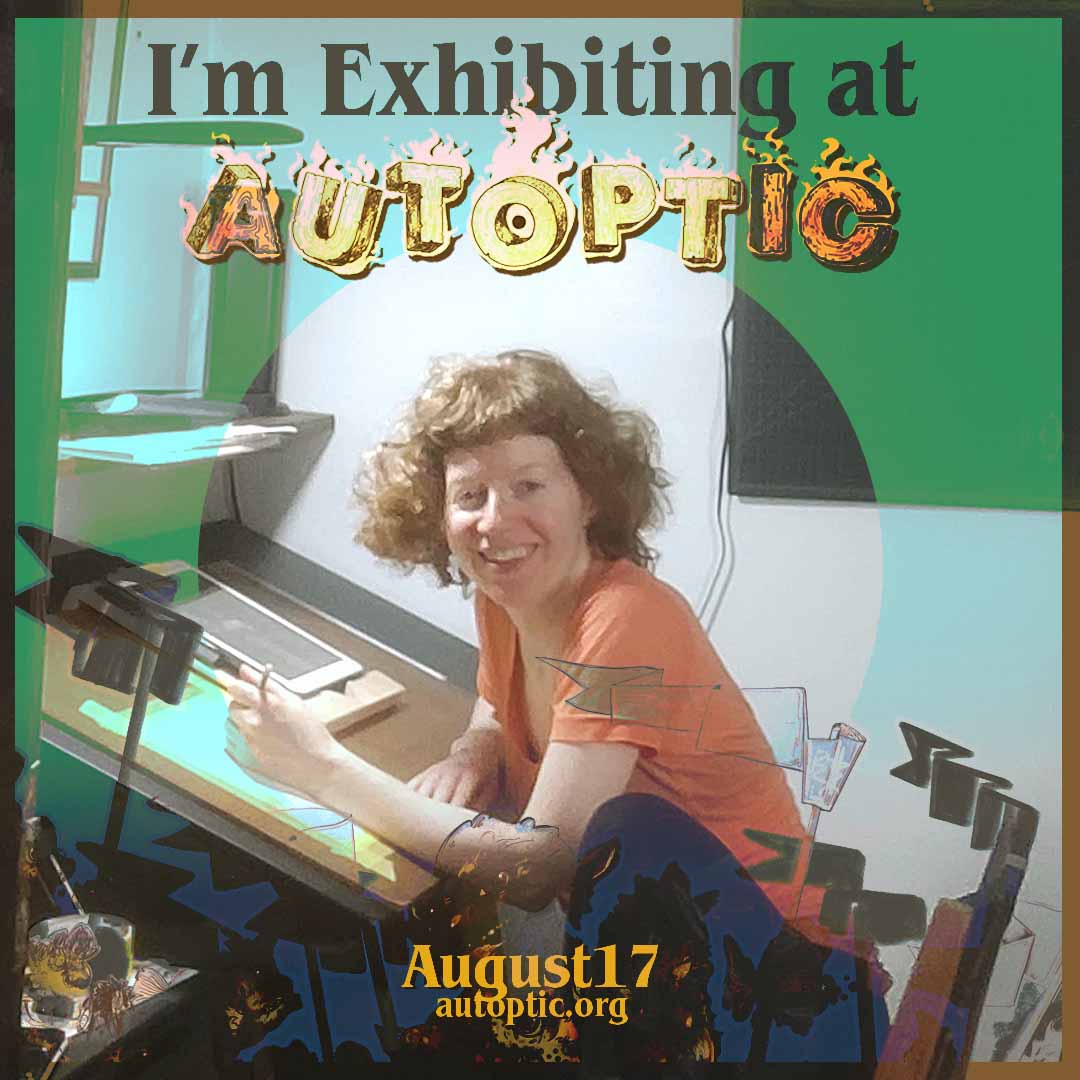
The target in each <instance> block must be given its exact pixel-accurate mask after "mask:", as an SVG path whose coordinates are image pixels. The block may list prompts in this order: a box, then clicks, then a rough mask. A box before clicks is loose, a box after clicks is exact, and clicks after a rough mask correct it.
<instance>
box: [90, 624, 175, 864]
mask: <svg viewBox="0 0 1080 1080" xmlns="http://www.w3.org/2000/svg"><path fill="white" fill-rule="evenodd" d="M148 634H149V636H150V638H151V640H149V641H148V642H147V644H146V645H145V646H144V647H143V650H142V659H141V661H140V663H139V683H138V686H137V687H136V689H135V700H134V701H133V702H132V705H131V717H130V719H129V720H128V726H127V735H126V736H125V738H124V749H123V752H122V753H121V755H120V768H119V770H118V771H117V774H116V785H115V786H114V787H113V797H112V804H111V806H110V807H109V822H108V825H107V826H106V827H105V847H106V848H109V849H110V850H112V851H118V850H119V848H120V834H121V833H122V832H123V829H124V813H125V811H126V810H127V803H128V795H129V794H130V792H131V789H130V787H129V786H128V779H129V777H130V775H131V767H132V766H133V765H134V764H135V755H136V754H137V753H138V751H139V740H140V739H141V738H142V729H143V721H144V720H145V719H146V708H147V706H148V705H149V703H150V684H151V682H153V679H154V669H155V668H156V667H157V662H158V653H159V652H160V651H161V642H162V639H163V637H164V635H163V634H162V632H161V631H160V630H158V629H157V628H156V627H154V628H148Z"/></svg>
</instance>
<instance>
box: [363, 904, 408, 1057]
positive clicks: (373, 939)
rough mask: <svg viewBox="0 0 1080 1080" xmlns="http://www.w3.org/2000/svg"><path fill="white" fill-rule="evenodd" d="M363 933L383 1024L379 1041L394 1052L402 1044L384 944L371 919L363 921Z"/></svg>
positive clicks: (384, 1047)
mask: <svg viewBox="0 0 1080 1080" xmlns="http://www.w3.org/2000/svg"><path fill="white" fill-rule="evenodd" d="M360 926H361V933H362V935H363V938H364V951H365V952H366V953H367V962H368V971H370V972H371V981H372V983H373V984H374V986H375V1002H376V1004H377V1005H378V1006H379V1020H380V1021H381V1024H382V1031H381V1032H380V1039H379V1041H380V1042H381V1043H382V1048H383V1050H384V1051H386V1053H387V1054H392V1053H393V1052H394V1051H395V1050H397V1048H398V1046H399V1044H400V1037H399V1034H398V1025H397V1016H396V1014H395V1013H394V1000H393V998H392V997H391V996H390V982H389V980H388V979H387V977H386V965H385V964H384V963H383V954H382V946H381V945H380V944H379V932H378V930H377V929H376V927H375V924H374V923H373V922H372V921H371V920H370V919H363V920H362V921H361V924H360Z"/></svg>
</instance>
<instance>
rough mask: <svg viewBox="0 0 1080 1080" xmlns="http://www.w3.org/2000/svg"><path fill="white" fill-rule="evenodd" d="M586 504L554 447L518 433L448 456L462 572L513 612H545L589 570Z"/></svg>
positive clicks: (451, 527)
mask: <svg viewBox="0 0 1080 1080" xmlns="http://www.w3.org/2000/svg"><path fill="white" fill-rule="evenodd" d="M590 520H591V506H590V504H589V500H588V499H587V498H586V496H585V495H584V494H583V493H582V491H581V489H580V488H579V487H578V484H577V481H576V480H575V479H574V477H573V475H572V474H571V472H570V470H569V469H568V468H567V466H566V463H565V462H564V461H563V458H562V454H561V453H560V452H559V448H558V447H557V446H556V445H555V443H554V442H552V440H551V439H549V438H547V437H546V436H544V435H516V436H514V437H512V438H508V439H500V440H499V441H498V442H495V443H491V444H490V445H488V446H477V447H474V448H472V449H470V450H455V451H453V452H452V453H450V454H448V455H447V458H446V539H447V543H448V544H449V547H450V551H451V552H452V553H453V555H454V556H455V557H456V558H457V561H458V563H459V564H460V566H461V569H462V570H463V571H464V572H465V573H466V574H467V575H468V577H469V578H470V579H471V580H472V581H473V582H475V583H476V586H477V588H479V589H481V590H482V591H483V592H484V593H485V594H486V595H487V596H489V597H490V598H491V599H492V600H494V601H495V602H496V603H497V604H500V605H501V606H502V607H504V608H506V609H507V610H508V611H511V612H520V613H523V614H528V613H530V612H539V611H542V610H543V608H544V606H545V605H547V604H549V603H551V602H553V601H554V602H558V600H559V599H560V598H564V596H565V594H566V592H567V590H568V588H573V587H576V585H577V583H578V582H579V581H580V580H581V576H582V575H583V574H584V573H585V571H586V569H587V568H588V566H589V560H590V553H589V544H588V541H587V539H586V536H585V529H586V527H587V525H588V523H589V521H590Z"/></svg>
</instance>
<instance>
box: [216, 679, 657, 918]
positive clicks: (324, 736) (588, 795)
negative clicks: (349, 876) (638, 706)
mask: <svg viewBox="0 0 1080 1080" xmlns="http://www.w3.org/2000/svg"><path fill="white" fill-rule="evenodd" d="M219 677H221V676H219ZM222 681H223V682H225V685H226V686H227V688H228V690H229V693H230V695H231V696H232V698H233V705H232V706H231V707H230V723H231V730H230V732H229V734H228V742H227V750H228V752H229V754H230V756H232V757H233V758H234V759H235V760H236V761H237V763H238V764H240V765H241V767H243V768H245V769H247V770H248V771H249V772H253V773H255V774H257V775H259V776H260V777H267V778H269V782H270V783H280V784H283V785H285V786H287V787H289V788H292V789H296V790H299V791H303V792H306V793H307V794H309V795H311V796H312V797H313V798H315V799H317V800H318V801H319V802H321V803H323V804H324V805H326V806H329V807H331V808H332V809H334V810H337V811H339V812H340V813H342V814H347V815H350V816H351V817H352V820H353V821H354V822H355V823H356V824H357V825H359V826H361V827H362V828H364V829H367V830H368V831H370V832H373V833H375V834H376V835H378V836H380V837H382V838H383V839H384V840H386V841H387V842H388V843H390V844H391V845H393V846H394V847H399V848H402V849H404V850H406V851H408V852H410V853H411V854H412V855H414V856H416V857H418V858H420V859H423V860H425V861H427V862H429V863H432V864H434V865H435V866H436V867H437V868H438V869H440V870H442V871H443V872H444V873H451V874H460V875H467V876H469V877H470V879H471V880H473V881H475V882H476V884H477V885H479V886H480V887H481V888H484V889H486V890H487V891H489V892H492V893H496V894H500V895H501V896H502V897H503V898H504V899H505V900H506V901H507V902H509V903H512V904H516V905H518V906H520V907H524V908H527V909H529V910H535V909H537V908H540V907H543V906H544V905H545V904H546V903H547V902H548V901H549V900H550V899H551V898H552V897H553V896H554V895H555V894H556V893H557V892H558V891H559V890H560V889H561V888H563V887H564V886H565V885H566V884H567V882H568V881H569V880H570V878H571V877H572V875H573V870H574V866H575V863H576V850H577V845H578V843H579V842H580V838H581V835H582V833H583V831H584V828H585V825H586V823H587V822H588V819H589V817H590V816H591V814H592V812H593V811H594V810H595V809H596V807H598V806H599V805H600V804H601V803H602V802H604V801H606V800H607V799H609V798H612V797H613V796H615V795H618V794H621V793H622V791H624V790H625V788H626V784H627V782H628V780H629V778H630V774H631V772H632V771H633V768H634V764H635V762H636V760H637V749H636V748H635V747H632V746H627V745H625V744H619V743H612V744H571V743H551V744H550V745H549V746H548V750H547V753H546V754H545V755H544V761H543V763H542V765H541V767H540V773H539V775H538V777H537V782H536V786H535V788H534V790H533V794H532V798H531V799H530V800H529V806H528V808H527V810H526V819H524V820H527V819H528V818H532V820H533V822H534V823H535V826H534V827H530V826H528V825H526V824H525V823H524V820H523V823H520V824H511V823H508V822H501V821H497V820H495V819H493V818H489V817H486V816H484V815H479V814H474V812H473V811H471V810H467V809H465V808H464V807H460V806H452V805H449V804H447V803H443V802H437V801H436V800H434V799H431V798H428V797H427V796H425V795H421V794H419V793H418V792H415V791H412V790H410V789H409V787H408V786H407V785H406V784H404V783H402V782H401V781H400V780H397V779H395V778H394V777H392V776H389V775H388V774H387V773H384V772H383V771H382V770H381V769H378V768H376V767H375V766H373V765H370V764H369V763H368V762H366V761H364V760H363V759H362V758H359V757H357V756H356V755H355V754H352V753H350V752H349V751H348V750H346V749H345V748H344V747H343V746H342V745H341V744H340V743H339V742H338V741H337V740H336V739H335V738H334V737H333V736H332V735H330V733H329V732H328V731H327V730H326V728H325V726H324V725H323V724H322V723H321V721H319V720H318V719H317V718H316V717H315V716H313V715H312V713H311V712H310V710H308V709H306V708H305V707H304V704H303V702H302V701H301V700H300V699H299V698H297V697H295V696H294V695H292V694H289V693H287V692H285V691H283V690H281V689H280V688H277V687H273V686H268V687H267V688H266V689H265V690H260V689H259V688H258V687H257V686H255V685H253V683H254V681H255V673H254V672H249V671H247V670H245V671H244V672H243V677H242V678H241V679H231V680H230V679H228V677H227V676H226V677H223V680H222Z"/></svg>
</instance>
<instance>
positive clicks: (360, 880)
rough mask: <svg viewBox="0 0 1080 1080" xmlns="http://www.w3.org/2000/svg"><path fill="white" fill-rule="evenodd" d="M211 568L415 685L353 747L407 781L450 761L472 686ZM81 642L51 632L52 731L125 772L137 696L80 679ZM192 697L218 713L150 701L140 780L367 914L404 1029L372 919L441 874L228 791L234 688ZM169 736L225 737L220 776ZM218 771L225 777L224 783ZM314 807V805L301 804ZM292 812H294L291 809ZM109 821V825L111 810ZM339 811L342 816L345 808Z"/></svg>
mask: <svg viewBox="0 0 1080 1080" xmlns="http://www.w3.org/2000/svg"><path fill="white" fill-rule="evenodd" d="M150 569H161V568H160V567H150ZM205 569H206V570H207V571H208V572H209V573H211V574H212V575H213V576H214V577H216V578H218V579H219V580H220V581H223V582H224V583H226V584H228V585H230V586H232V587H234V588H236V589H238V590H239V591H241V592H243V593H245V594H246V595H248V596H249V597H250V598H251V599H253V600H255V601H256V602H258V603H260V604H262V605H264V606H265V607H267V608H269V609H271V610H272V611H274V612H276V613H278V614H280V615H281V616H282V617H283V618H285V619H287V620H289V621H290V622H292V623H294V624H295V625H297V626H299V627H301V628H303V629H304V630H307V631H309V632H310V633H312V634H314V635H315V636H316V637H319V638H321V639H322V640H324V641H325V642H327V644H329V645H332V646H333V647H335V648H337V649H339V650H340V651H341V652H343V653H345V654H346V655H347V656H350V657H353V658H354V659H356V660H357V661H358V662H359V663H360V664H362V665H363V667H364V668H365V670H378V671H381V672H383V673H384V674H386V675H388V676H390V677H391V678H392V679H394V680H396V681H397V682H399V683H400V684H401V685H402V686H404V687H405V694H404V695H403V696H402V697H400V698H399V699H398V700H397V702H396V703H395V704H393V705H391V706H390V708H389V709H388V710H387V711H386V712H385V713H382V714H380V715H377V716H374V717H371V718H369V719H367V720H362V721H360V722H359V723H358V724H357V725H355V726H353V727H351V728H350V729H348V730H345V731H341V732H339V733H338V738H339V739H340V741H341V742H342V743H343V744H344V745H345V746H346V747H348V748H349V749H351V750H353V751H355V752H356V753H358V754H360V755H361V756H362V757H364V759H365V760H367V761H369V762H371V763H372V764H373V765H376V766H377V767H379V768H381V769H384V770H385V771H386V772H388V773H390V774H391V775H393V776H396V777H397V778H399V779H401V780H407V779H409V778H410V777H411V776H413V775H415V774H416V773H417V772H419V771H421V770H422V769H424V768H425V767H427V766H428V765H431V764H433V763H434V762H436V761H438V760H440V759H441V758H443V757H445V756H446V754H447V753H448V751H449V747H450V743H451V742H452V741H453V740H454V739H455V738H456V737H457V736H458V735H460V734H461V732H462V730H463V729H464V727H465V725H466V723H467V720H468V716H469V712H470V709H471V705H472V702H471V699H470V695H468V694H467V693H465V691H463V690H461V689H460V688H458V687H455V686H453V685H451V684H450V683H449V682H446V681H442V680H440V679H439V678H437V677H436V676H435V675H434V674H429V673H428V672H427V671H426V670H424V669H422V668H421V667H419V666H416V665H414V664H412V663H411V662H410V661H408V660H407V659H405V658H403V657H402V656H401V655H400V654H395V653H394V652H393V651H390V648H389V647H388V648H382V647H380V646H379V645H378V644H376V643H374V642H373V641H371V640H368V639H365V638H364V637H362V636H359V635H358V634H356V633H353V632H352V631H350V630H349V629H348V628H346V627H345V626H344V625H343V624H341V623H339V622H337V621H336V620H332V619H330V618H328V617H324V616H323V615H322V614H321V613H319V612H317V611H315V610H314V609H312V608H310V607H309V606H308V605H306V604H304V603H302V602H299V601H296V600H294V599H293V598H291V597H289V596H287V595H285V594H283V593H281V592H279V591H278V590H277V589H275V588H273V587H272V586H268V585H267V584H266V583H265V582H263V581H261V580H260V579H258V578H256V577H255V576H254V575H252V574H250V573H248V572H247V571H244V570H241V569H240V568H238V567H236V566H234V565H232V564H230V563H225V562H218V563H213V564H211V565H209V566H207V567H205ZM72 646H73V641H72V639H71V638H69V637H67V636H65V635H64V634H62V633H61V632H60V631H58V630H56V629H54V628H52V627H48V628H47V632H46V648H45V665H44V681H43V688H42V711H43V713H44V716H43V721H42V738H44V739H45V740H47V741H48V742H49V743H51V744H52V745H54V746H56V747H58V748H59V749H61V750H64V751H65V752H67V753H69V754H71V755H72V756H74V757H75V758H77V759H79V760H81V761H83V762H85V763H86V764H88V765H91V766H92V767H94V768H96V769H98V770H99V771H101V772H104V773H106V774H107V775H109V776H111V777H114V778H115V777H116V775H117V771H118V767H119V761H120V754H121V751H122V749H123V735H124V730H125V725H126V717H127V715H128V712H129V711H130V708H131V703H132V698H131V697H130V695H126V694H122V693H118V692H115V691H110V690H108V689H106V688H104V687H100V686H96V685H93V684H91V683H87V682H85V681H83V680H80V679H77V678H75V677H74V676H73V675H72V674H71V662H72ZM186 694H190V695H194V696H198V697H200V700H201V702H202V704H203V705H205V706H207V708H206V709H203V710H202V711H201V712H200V709H199V708H192V707H191V706H190V703H189V699H188V697H187V696H185V700H184V701H183V702H182V703H181V704H180V705H178V706H170V705H167V704H165V703H163V702H158V701H156V700H155V701H154V702H153V703H152V704H151V707H150V708H149V709H148V711H147V716H146V721H145V725H144V729H143V738H142V741H141V743H140V745H139V749H138V753H137V755H136V758H135V765H134V768H133V769H132V771H131V774H130V787H131V788H132V789H133V790H135V791H138V792H139V793H140V794H142V795H144V796H147V797H148V798H153V799H154V800H155V801H156V803H157V804H159V805H160V806H161V807H163V808H164V809H166V810H170V811H172V812H174V813H176V814H178V815H179V816H180V817H183V818H185V819H187V820H188V821H190V822H192V823H193V824H195V825H197V826H199V827H200V828H202V829H205V830H206V831H207V832H209V833H211V834H213V835H215V836H217V837H219V838H221V839H223V840H225V841H227V842H228V843H230V844H232V845H234V846H235V847H238V848H240V849H241V850H242V851H245V852H247V853H248V854H250V855H253V856H255V857H256V858H258V859H259V860H261V861H262V862H264V863H266V864H267V865H269V866H271V867H273V868H274V869H275V870H277V871H279V872H281V873H283V874H286V875H288V876H290V877H292V878H293V879H295V880H298V881H301V882H303V884H304V885H306V886H308V887H309V888H311V889H312V890H313V891H315V892H317V893H320V894H321V895H323V896H325V897H326V898H327V899H329V900H332V901H333V902H335V903H336V904H339V905H341V906H342V907H343V908H344V909H346V910H348V911H351V912H353V913H355V914H357V915H359V916H361V917H362V918H361V920H360V926H361V931H362V935H363V939H364V945H365V949H366V952H367V954H368V960H369V964H370V967H371V972H372V977H373V980H374V982H375V987H376V991H377V998H378V1000H379V1007H380V1012H382V1014H383V1017H382V1018H383V1023H384V1027H385V1028H386V1029H388V1031H394V1030H396V1025H395V1024H394V1021H393V1009H392V1003H391V1002H390V1000H389V995H388V993H387V984H386V974H385V967H384V964H383V957H382V953H381V948H380V945H379V939H378V935H377V934H376V933H375V931H374V925H373V922H374V921H378V920H380V919H382V918H384V917H387V916H391V915H395V914H397V913H399V912H400V911H401V909H403V908H404V907H406V906H407V905H408V904H410V903H411V902H412V901H414V900H415V899H416V898H417V897H418V896H420V895H421V894H422V893H423V892H425V891H426V890H427V889H428V888H429V887H430V886H432V885H433V884H434V882H435V878H434V877H433V875H432V874H431V873H430V872H429V871H428V869H426V868H425V867H424V866H422V865H420V864H419V863H418V862H417V861H414V860H413V859H411V858H410V857H409V856H408V855H407V854H406V853H404V852H401V851H398V850H396V849H394V848H393V847H392V846H390V845H388V844H385V843H384V842H383V841H382V840H380V839H379V838H378V837H377V836H376V835H373V834H371V833H367V832H365V831H364V830H360V829H358V828H357V829H356V830H355V834H354V836H350V835H348V834H350V833H352V830H353V827H352V825H351V823H348V822H345V823H344V824H343V825H342V826H341V827H339V828H338V829H337V830H336V831H335V830H326V829H325V828H324V826H325V824H326V823H327V812H326V811H325V810H323V811H317V810H312V809H310V804H305V803H304V801H303V800H301V799H299V798H298V797H296V796H293V795H284V794H282V793H278V792H275V791H272V790H270V789H266V788H262V787H261V786H258V785H257V788H258V793H257V795H256V796H255V801H254V802H253V801H252V796H251V794H250V792H245V793H244V794H243V795H242V796H238V795H236V794H234V793H232V791H230V790H229V789H228V787H227V786H222V784H223V783H225V784H227V783H228V782H229V781H230V780H231V779H232V777H231V774H230V775H228V776H227V775H225V774H226V773H227V772H228V770H229V769H232V768H237V767H235V766H233V765H232V764H231V762H229V761H228V760H227V759H225V758H224V755H223V747H224V731H223V729H222V724H223V723H224V716H225V710H226V708H227V705H226V703H225V699H224V695H223V694H222V692H221V691H220V690H217V689H216V688H214V687H213V686H212V684H210V683H209V682H207V681H206V680H204V679H202V678H200V677H199V676H198V675H196V674H192V675H191V676H190V678H189V684H188V690H187V692H186ZM170 740H179V742H175V741H174V742H172V746H173V747H180V748H181V749H182V750H184V752H187V751H186V747H189V746H192V745H196V746H197V745H200V740H201V741H202V744H206V745H209V744H211V743H212V742H213V741H214V740H219V745H220V747H221V748H222V753H221V754H220V755H217V758H216V760H217V764H216V765H215V766H214V767H213V768H212V769H211V770H210V773H211V776H210V777H209V778H208V777H207V776H206V775H200V772H199V771H195V770H194V769H192V768H188V767H185V765H184V764H178V762H177V758H178V757H180V758H181V760H182V754H173V753H171V752H170V751H169V746H170ZM155 745H156V746H157V747H158V748H157V749H155ZM162 751H164V752H162ZM200 771H201V770H200ZM214 776H217V779H218V781H220V782H214ZM305 805H306V806H307V807H308V809H306V810H305V809H296V808H298V807H303V806H305ZM290 807H292V808H294V809H293V810H292V811H290V810H289V808H290ZM101 816H102V820H101V823H100V825H101V828H102V829H104V826H105V813H104V810H103V812H102V815H101ZM331 816H332V817H333V818H334V819H336V820H339V821H340V815H331ZM308 823H310V824H308ZM316 825H318V826H319V827H318V828H316ZM93 827H96V823H95V826H93ZM343 834H345V835H343ZM350 840H352V841H353V843H352V845H351V850H350ZM354 853H355V858H354V857H353V855H354Z"/></svg>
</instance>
